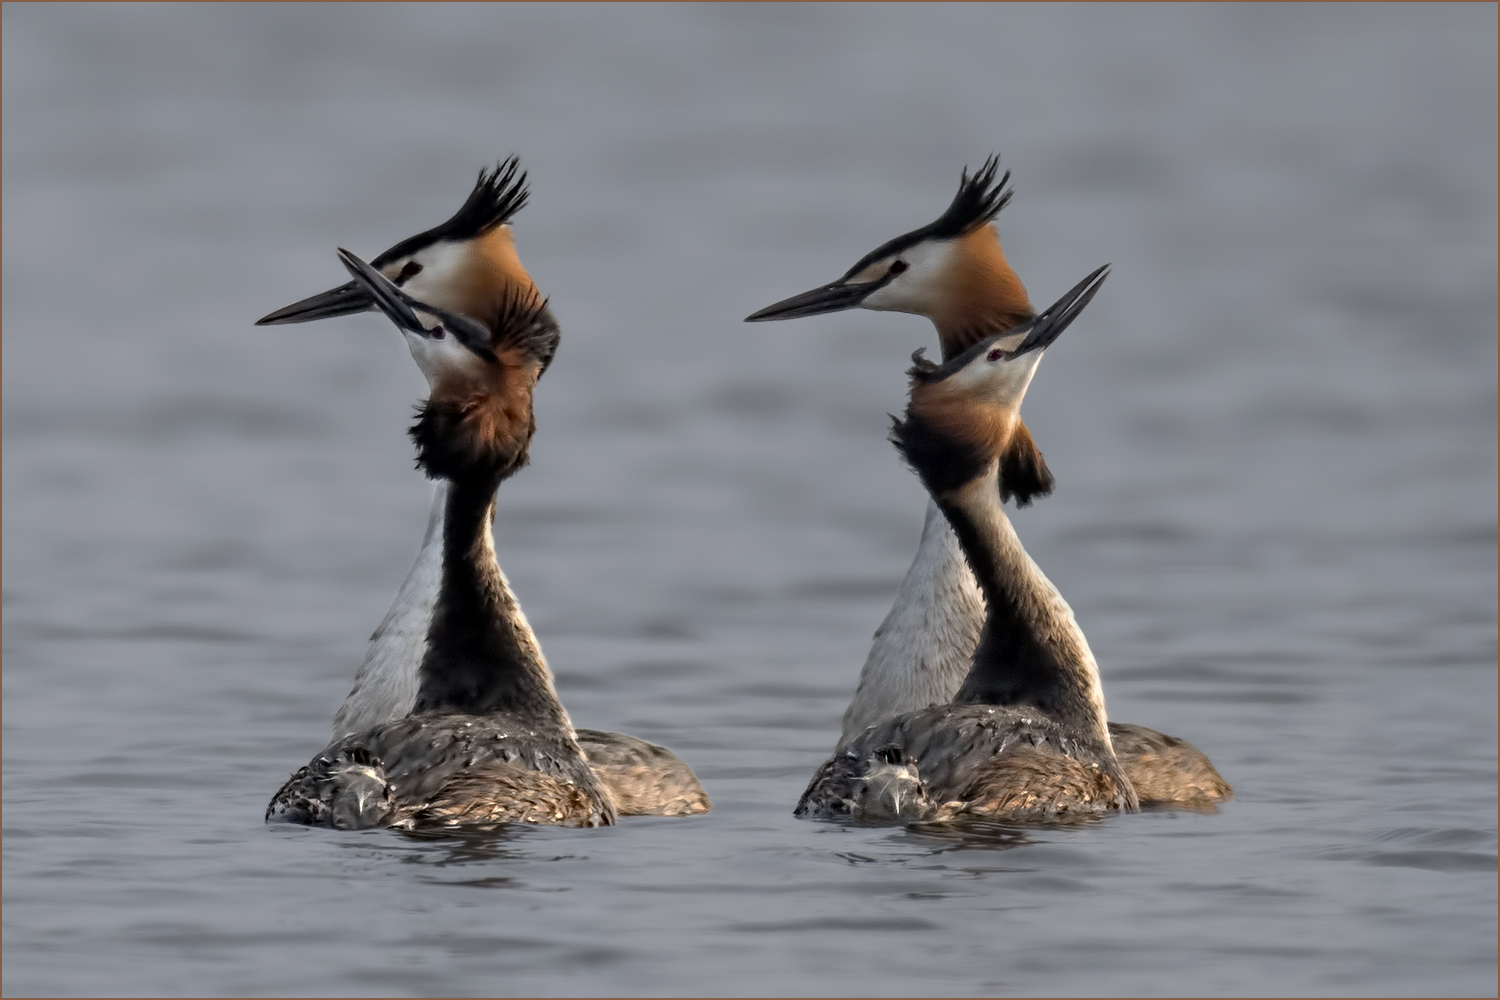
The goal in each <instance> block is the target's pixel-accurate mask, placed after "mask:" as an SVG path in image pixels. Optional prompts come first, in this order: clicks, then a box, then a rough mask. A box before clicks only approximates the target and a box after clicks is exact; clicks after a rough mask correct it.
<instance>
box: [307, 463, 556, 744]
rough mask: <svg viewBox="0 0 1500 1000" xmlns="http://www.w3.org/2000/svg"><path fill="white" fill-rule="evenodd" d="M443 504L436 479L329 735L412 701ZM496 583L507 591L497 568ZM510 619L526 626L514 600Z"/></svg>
mask: <svg viewBox="0 0 1500 1000" xmlns="http://www.w3.org/2000/svg"><path fill="white" fill-rule="evenodd" d="M447 503H448V484H447V483H446V482H444V481H442V480H438V481H436V482H434V483H433V486H432V506H431V507H430V509H429V510H428V514H427V532H426V534H424V535H423V536H422V551H421V552H419V553H417V561H416V562H415V563H413V564H412V567H411V571H410V572H409V573H407V574H406V579H405V580H403V581H402V582H401V589H400V590H399V591H397V593H396V600H395V601H394V602H392V604H391V608H390V610H389V611H387V612H386V613H385V618H384V619H382V620H381V622H380V627H379V628H377V629H376V630H375V634H374V635H372V636H370V645H369V648H368V649H366V650H365V658H364V661H363V662H362V663H360V665H359V670H358V672H356V673H355V675H354V686H353V687H352V688H351V689H350V691H349V696H348V697H347V698H345V699H344V703H343V704H342V705H340V706H339V710H338V711H337V712H336V713H334V716H333V736H334V738H335V739H338V738H340V737H342V736H347V735H348V734H350V733H357V732H364V731H365V730H367V729H372V728H374V727H375V726H378V725H380V724H381V723H385V722H394V721H395V720H397V719H401V718H405V717H406V716H408V715H410V714H411V710H412V708H413V707H414V706H415V705H416V702H417V683H418V678H417V672H418V669H419V668H420V667H421V665H422V658H423V656H425V655H426V653H427V630H428V629H429V628H430V627H431V626H432V609H433V607H434V606H435V605H436V604H437V595H438V587H439V585H440V584H441V582H442V575H443V523H444V510H445V508H446V506H447ZM501 582H502V584H503V585H504V586H505V588H506V590H507V592H509V588H510V584H509V582H508V581H506V580H505V577H504V574H503V572H502V574H501ZM515 619H516V626H517V627H518V628H522V629H525V630H527V631H528V632H529V631H530V630H531V626H530V624H529V623H528V622H527V620H526V615H525V613H524V612H523V611H522V610H521V606H520V603H519V602H516V603H515Z"/></svg>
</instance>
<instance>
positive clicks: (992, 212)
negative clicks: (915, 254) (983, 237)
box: [844, 153, 1013, 281]
mask: <svg viewBox="0 0 1500 1000" xmlns="http://www.w3.org/2000/svg"><path fill="white" fill-rule="evenodd" d="M999 170H1000V157H999V156H998V155H996V154H994V153H991V154H990V155H989V157H988V158H986V159H985V161H984V166H982V167H980V168H979V169H978V170H977V171H976V172H975V173H974V176H973V177H970V176H969V168H968V167H965V168H964V169H963V171H962V172H960V174H959V176H958V194H956V195H954V196H953V201H952V203H951V204H949V206H948V208H947V211H945V212H943V214H942V215H940V216H938V217H937V219H936V221H933V222H929V223H928V224H927V225H925V226H923V227H922V228H921V229H913V230H912V231H911V232H909V233H903V234H902V235H900V236H897V237H896V238H895V239H893V240H890V241H888V242H886V243H882V244H881V245H880V246H878V247H876V248H875V249H874V250H871V251H870V252H869V253H867V254H865V255H864V256H863V257H861V258H860V259H859V261H858V263H856V264H855V265H854V266H853V267H851V268H850V269H849V270H848V271H847V272H846V273H845V274H844V280H846V281H847V280H848V279H849V278H852V277H854V276H855V275H856V274H858V273H859V272H861V271H863V270H864V269H865V268H867V267H869V266H870V265H871V264H873V263H875V262H876V261H877V260H884V259H885V258H887V257H893V256H895V255H896V254H898V253H900V252H901V251H903V250H905V249H907V248H908V247H913V246H916V245H917V244H918V243H921V242H923V241H924V240H951V239H957V238H958V237H960V236H963V235H964V234H965V233H970V232H973V231H974V230H975V229H978V228H979V227H980V226H982V225H984V224H985V223H986V222H989V221H990V220H991V219H993V218H994V217H995V216H997V215H999V214H1000V210H1001V209H1002V208H1004V207H1005V206H1006V205H1008V204H1010V198H1011V195H1012V193H1013V192H1012V191H1011V189H1010V187H1009V184H1010V171H1009V170H1007V171H1006V172H1005V173H1004V174H1001V175H1000V179H999V180H998V181H997V180H995V174H996V173H998V172H999Z"/></svg>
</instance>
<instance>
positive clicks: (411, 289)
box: [392, 243, 471, 312]
mask: <svg viewBox="0 0 1500 1000" xmlns="http://www.w3.org/2000/svg"><path fill="white" fill-rule="evenodd" d="M470 256H471V255H470V253H469V250H468V248H467V247H465V246H463V245H462V244H459V243H435V244H433V245H432V246H430V247H428V248H427V249H425V250H422V251H420V252H418V253H417V255H416V256H415V257H413V258H412V259H413V260H415V261H416V262H417V263H418V264H421V265H422V270H421V271H419V272H418V273H416V274H414V275H412V276H411V277H410V278H408V279H407V281H406V284H404V285H402V286H401V288H402V291H404V292H406V294H407V295H410V296H411V297H412V298H414V299H418V300H420V301H422V302H430V303H432V304H433V305H435V306H437V307H438V308H439V309H447V310H448V311H449V312H462V311H463V307H464V306H465V305H467V303H466V302H464V301H463V300H462V296H461V294H460V293H461V291H462V289H463V288H464V286H465V282H463V281H462V280H461V278H462V274H463V271H464V269H465V268H466V267H468V266H469V259H470ZM392 280H394V276H392Z"/></svg>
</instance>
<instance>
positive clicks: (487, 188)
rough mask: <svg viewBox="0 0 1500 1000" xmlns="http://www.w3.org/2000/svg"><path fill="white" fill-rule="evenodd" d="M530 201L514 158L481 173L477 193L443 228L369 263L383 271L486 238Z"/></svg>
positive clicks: (397, 245)
mask: <svg viewBox="0 0 1500 1000" xmlns="http://www.w3.org/2000/svg"><path fill="white" fill-rule="evenodd" d="M529 197H530V192H529V191H528V190H527V186H526V172H525V171H524V170H522V169H521V161H520V160H519V159H518V158H517V157H514V156H512V157H510V158H508V159H505V160H502V161H501V162H499V163H497V164H495V169H494V170H481V171H479V180H477V181H476V182H475V183H474V190H473V191H470V192H469V197H468V199H467V200H466V201H465V202H464V203H463V207H462V208H460V209H459V210H458V211H457V212H455V213H454V215H453V218H451V219H449V220H448V221H447V222H444V223H443V224H442V225H441V226H435V227H433V228H432V229H429V230H427V231H426V232H424V233H418V234H417V235H416V236H413V237H411V238H409V239H404V240H402V241H401V242H400V243H397V244H396V245H395V246H393V247H391V248H390V249H389V250H387V251H386V252H385V253H383V254H381V255H380V256H379V257H376V258H375V259H374V260H372V261H371V262H370V263H371V264H373V265H375V266H376V267H384V266H385V265H387V264H389V263H391V261H394V260H400V259H401V258H402V257H409V256H411V255H412V254H414V253H416V252H417V251H419V250H422V249H424V248H426V247H430V246H432V244H434V243H437V242H440V241H442V240H448V241H451V242H458V243H461V242H463V241H464V240H471V239H474V238H475V237H479V236H483V235H484V234H485V233H487V232H489V231H490V230H491V229H494V228H495V227H496V226H501V225H504V224H505V223H507V222H509V221H510V220H511V217H512V216H514V215H515V214H516V213H517V212H519V211H520V210H521V208H522V207H523V206H525V204H526V200H527V198H529Z"/></svg>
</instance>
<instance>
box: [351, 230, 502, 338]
mask: <svg viewBox="0 0 1500 1000" xmlns="http://www.w3.org/2000/svg"><path fill="white" fill-rule="evenodd" d="M339 260H340V261H342V262H343V264H344V267H346V268H348V269H349V273H350V274H351V275H353V277H354V281H353V282H352V283H351V284H353V285H354V286H355V287H357V288H359V289H360V290H361V292H362V293H363V294H364V295H365V296H366V297H367V301H369V302H370V303H371V305H372V306H373V307H374V308H376V309H379V310H380V311H381V312H383V313H385V314H386V316H387V317H388V318H389V319H390V321H391V322H392V323H395V324H396V327H397V328H398V329H401V330H406V331H409V332H411V333H415V334H417V335H418V336H420V337H427V338H429V339H437V338H439V337H441V336H442V334H443V331H444V330H447V331H448V332H450V333H452V334H453V336H454V337H455V338H456V339H457V340H458V342H459V343H460V344H463V345H464V346H465V347H467V348H468V349H469V350H471V351H473V352H474V353H475V354H477V355H478V356H479V357H481V358H483V359H484V360H486V361H490V362H495V361H496V360H497V359H496V358H495V352H494V351H492V350H490V331H489V330H488V329H487V328H486V327H485V325H484V324H483V323H480V322H479V321H478V320H475V319H471V318H469V317H468V316H461V315H459V314H458V313H452V312H449V311H448V310H446V309H439V308H438V307H437V306H430V305H428V304H427V303H425V302H421V301H419V300H417V299H414V298H412V297H411V296H410V295H407V294H406V293H405V292H403V291H402V290H401V289H400V288H397V287H396V285H395V283H394V282H392V281H391V280H390V279H389V278H387V277H386V276H385V275H383V274H381V273H380V272H379V271H377V270H375V268H373V267H371V266H370V265H369V264H366V263H365V262H364V261H362V260H360V259H359V258H358V257H356V256H354V254H352V253H350V252H349V251H348V250H345V249H343V248H342V247H341V248H340V249H339ZM417 310H421V311H422V312H425V313H427V314H428V315H429V316H432V317H433V318H434V319H436V320H437V321H438V324H437V325H436V326H432V327H427V326H423V325H422V321H421V320H420V319H419V318H418V317H417Z"/></svg>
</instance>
